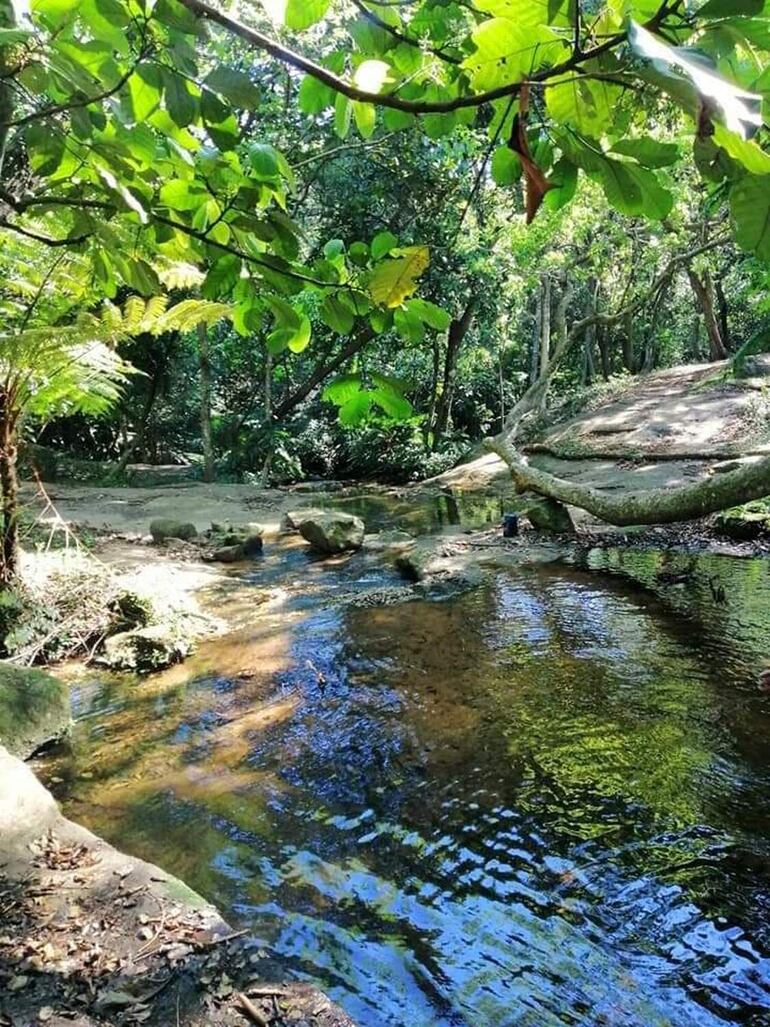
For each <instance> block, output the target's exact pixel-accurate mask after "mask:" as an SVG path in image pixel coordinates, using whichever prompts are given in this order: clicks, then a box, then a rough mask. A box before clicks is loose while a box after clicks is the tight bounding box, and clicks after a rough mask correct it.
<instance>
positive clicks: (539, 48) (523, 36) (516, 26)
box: [463, 3, 562, 90]
mask: <svg viewBox="0 0 770 1027" xmlns="http://www.w3.org/2000/svg"><path fill="white" fill-rule="evenodd" d="M524 7H526V8H528V9H529V10H530V11H531V12H532V13H533V15H534V16H533V17H527V18H522V19H521V20H516V21H514V20H513V19H511V18H490V19H489V20H488V21H484V22H482V23H481V25H479V27H478V28H477V29H475V31H474V32H473V36H472V39H473V44H474V46H475V48H476V50H475V52H474V53H473V54H471V55H470V56H469V57H466V59H465V60H464V61H463V67H464V68H466V69H467V71H468V73H469V75H470V78H471V82H472V84H473V87H474V89H478V90H486V89H494V88H495V87H497V86H500V85H503V84H505V83H508V82H518V81H520V80H521V79H522V78H524V77H525V75H528V74H530V73H531V72H533V71H535V70H536V69H537V68H539V67H541V66H542V65H543V64H547V63H550V62H551V61H553V59H554V58H555V57H556V55H557V54H558V53H559V51H560V50H561V48H562V43H561V42H560V41H559V40H558V37H557V36H555V35H554V33H553V31H552V30H551V29H549V28H548V27H547V26H545V25H543V24H541V20H540V12H539V10H538V9H537V8H538V5H537V4H532V3H529V4H526V5H524V4H522V8H524Z"/></svg>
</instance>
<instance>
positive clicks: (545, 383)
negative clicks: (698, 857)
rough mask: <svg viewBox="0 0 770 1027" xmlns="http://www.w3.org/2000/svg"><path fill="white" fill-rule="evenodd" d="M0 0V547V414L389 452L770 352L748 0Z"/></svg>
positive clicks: (273, 448) (411, 450) (763, 54)
mask: <svg viewBox="0 0 770 1027" xmlns="http://www.w3.org/2000/svg"><path fill="white" fill-rule="evenodd" d="M4 8H5V10H4V27H3V28H2V29H0V111H1V112H2V121H1V122H0V203H1V204H2V212H1V213H0V226H2V227H0V231H2V236H3V250H2V256H0V260H1V261H2V268H3V284H2V304H3V335H2V340H1V341H0V347H1V348H0V369H1V371H2V377H1V380H0V432H1V433H2V437H1V438H0V471H2V488H3V497H4V502H5V504H6V505H5V525H6V528H7V529H8V530H7V531H6V548H5V555H4V560H5V564H6V566H11V565H12V564H13V560H14V558H13V546H14V544H15V543H14V540H13V531H12V528H13V524H14V521H15V517H16V513H15V490H16V484H15V480H14V479H15V463H16V459H17V452H16V451H17V446H18V444H19V443H20V442H25V443H37V444H38V445H41V446H45V447H48V448H50V449H53V450H59V451H66V453H67V454H69V455H70V456H76V457H82V458H85V459H88V460H99V461H111V462H112V470H111V473H112V474H113V476H114V480H118V481H119V480H120V476H121V474H122V472H123V471H124V470H125V469H126V467H127V466H128V465H129V464H133V463H140V462H151V463H184V462H190V461H192V462H193V463H195V464H196V466H197V467H198V469H199V473H200V475H201V476H203V477H205V478H206V479H211V478H213V477H214V476H218V477H220V478H223V479H226V480H254V481H262V482H265V483H267V482H270V481H273V482H275V481H291V480H297V479H299V478H300V477H307V476H319V475H322V476H332V477H338V478H339V477H361V478H375V477H377V478H379V479H385V480H397V481H398V480H401V481H405V480H415V479H419V478H421V477H425V476H428V475H431V474H433V473H437V472H439V471H441V470H443V469H445V468H447V467H449V466H450V465H452V464H453V463H455V462H456V461H457V460H458V459H460V458H461V457H463V456H464V455H466V454H468V453H469V452H471V451H472V449H473V446H474V443H477V442H478V441H479V440H480V439H482V438H483V437H484V436H488V435H492V434H499V433H504V432H506V431H507V432H510V431H511V430H512V428H513V426H515V425H516V424H517V423H518V420H519V418H520V416H521V414H522V413H524V412H528V413H530V414H533V413H534V415H536V416H541V417H542V416H544V415H545V414H546V412H547V411H548V410H549V408H551V407H552V406H553V405H554V404H556V405H559V404H561V405H563V404H565V403H567V404H568V403H570V402H577V401H579V400H580V398H581V397H582V396H583V395H584V394H585V391H586V390H589V389H590V390H601V389H605V388H622V386H623V382H624V381H627V380H628V379H629V378H631V377H632V376H635V375H638V374H640V373H643V372H646V371H649V370H652V369H654V368H659V367H666V366H670V365H672V364H676V363H682V362H691V361H709V360H711V361H713V360H720V359H724V358H726V357H728V356H730V357H732V359H733V367H734V370H735V371H736V373H740V371H741V369H742V367H743V365H744V363H745V361H746V359H747V358H748V356H749V355H750V353H751V352H752V351H758V350H760V349H762V348H764V343H765V330H766V325H767V316H768V309H767V302H768V301H767V296H766V287H767V277H768V272H767V261H768V259H770V153H768V152H766V151H765V149H763V145H764V144H765V139H766V127H765V121H764V119H765V113H764V111H765V107H766V103H767V99H766V98H767V96H768V95H770V73H769V72H768V68H767V52H768V50H770V16H768V11H766V9H765V8H766V5H765V3H764V2H763V0H734V2H727V0H707V2H705V3H694V2H690V0H663V2H662V3H661V2H660V0H607V2H600V0H582V2H581V0H548V2H547V3H546V2H544V0H543V2H526V0H473V2H470V0H419V2H408V0H403V2H401V0H398V2H393V0H370V2H364V0H349V2H339V3H337V2H331V0H264V2H263V4H262V5H259V4H250V5H242V9H241V10H240V11H238V12H237V13H238V14H239V16H240V17H241V18H242V19H243V20H242V21H237V20H236V19H235V17H234V13H235V12H234V13H233V14H231V13H224V10H223V9H221V8H219V7H217V6H215V5H212V6H209V5H208V4H206V3H203V2H201V0H157V2H151V0H76V2H70V0H32V3H31V5H30V7H29V9H22V8H14V7H12V5H11V4H10V3H8V2H6V4H5V5H4ZM32 462H33V463H34V459H33V460H32ZM100 473H103V472H101V471H100Z"/></svg>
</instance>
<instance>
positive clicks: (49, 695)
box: [0, 663, 71, 759]
mask: <svg viewBox="0 0 770 1027" xmlns="http://www.w3.org/2000/svg"><path fill="white" fill-rule="evenodd" d="M70 717H71V714H70V704H69V697H68V695H67V690H66V688H65V687H64V685H63V684H62V683H61V681H58V680H57V679H56V678H55V677H52V676H51V675H50V674H46V673H44V672H43V671H41V670H36V669H34V668H32V667H15V666H13V664H10V663H0V742H1V743H2V744H3V745H4V746H5V747H6V749H8V751H9V752H11V753H13V755H14V756H18V757H20V758H21V759H26V758H27V757H28V756H31V755H32V754H33V753H34V752H35V751H36V750H37V749H39V748H40V747H41V746H42V745H45V743H46V742H52V741H55V740H56V739H57V738H61V737H62V735H64V734H66V732H67V729H68V728H69V725H70Z"/></svg>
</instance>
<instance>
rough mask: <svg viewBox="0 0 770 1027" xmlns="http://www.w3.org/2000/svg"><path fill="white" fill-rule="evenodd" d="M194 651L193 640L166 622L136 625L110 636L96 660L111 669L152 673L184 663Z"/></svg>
mask: <svg viewBox="0 0 770 1027" xmlns="http://www.w3.org/2000/svg"><path fill="white" fill-rule="evenodd" d="M191 650H192V643H191V642H190V641H189V640H188V639H186V638H184V637H183V636H182V635H181V634H180V633H179V631H178V630H176V629H175V628H173V627H171V626H169V625H166V624H153V625H152V626H151V627H148V628H135V629H134V630H133V631H121V632H120V633H119V634H117V635H111V636H110V637H109V638H108V639H107V640H106V642H105V643H104V648H103V649H102V651H101V653H99V655H98V656H97V658H96V660H97V662H98V663H101V664H102V665H103V666H105V667H109V668H110V670H131V671H136V673H137V674H152V673H154V672H155V671H158V670H163V669H164V668H165V667H170V666H172V665H173V664H175V663H181V662H182V660H184V659H185V657H187V656H188V655H189V653H190V651H191Z"/></svg>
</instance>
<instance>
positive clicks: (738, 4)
mask: <svg viewBox="0 0 770 1027" xmlns="http://www.w3.org/2000/svg"><path fill="white" fill-rule="evenodd" d="M764 9H765V0H708V3H706V4H704V5H703V7H701V8H700V10H699V11H698V12H697V14H698V17H699V18H729V17H730V16H732V15H736V14H739V15H743V16H744V17H747V18H753V17H754V15H756V14H762V12H763V11H764Z"/></svg>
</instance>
